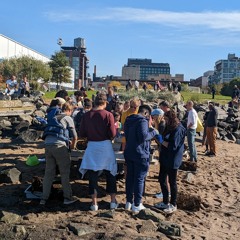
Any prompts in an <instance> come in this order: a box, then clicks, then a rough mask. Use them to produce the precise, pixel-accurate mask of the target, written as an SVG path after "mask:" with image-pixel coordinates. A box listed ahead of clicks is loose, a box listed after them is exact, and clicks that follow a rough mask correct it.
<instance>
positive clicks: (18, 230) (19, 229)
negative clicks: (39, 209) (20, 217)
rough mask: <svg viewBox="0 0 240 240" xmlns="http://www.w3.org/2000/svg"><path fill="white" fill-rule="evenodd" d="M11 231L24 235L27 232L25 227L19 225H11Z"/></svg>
mask: <svg viewBox="0 0 240 240" xmlns="http://www.w3.org/2000/svg"><path fill="white" fill-rule="evenodd" d="M13 232H14V233H16V234H17V235H26V233H27V231H26V229H25V227H24V226H21V225H16V226H13Z"/></svg>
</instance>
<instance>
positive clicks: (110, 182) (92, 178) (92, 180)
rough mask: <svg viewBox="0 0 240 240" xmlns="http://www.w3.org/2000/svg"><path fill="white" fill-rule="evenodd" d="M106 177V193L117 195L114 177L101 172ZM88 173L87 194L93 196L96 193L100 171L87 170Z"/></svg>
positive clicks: (107, 172)
mask: <svg viewBox="0 0 240 240" xmlns="http://www.w3.org/2000/svg"><path fill="white" fill-rule="evenodd" d="M103 171H104V173H105V175H106V181H107V186H106V192H107V193H109V194H112V193H117V184H116V177H115V176H113V175H112V174H111V173H110V171H107V170H103ZM88 173H89V194H90V195H93V194H94V193H97V192H98V176H99V173H100V171H93V170H88Z"/></svg>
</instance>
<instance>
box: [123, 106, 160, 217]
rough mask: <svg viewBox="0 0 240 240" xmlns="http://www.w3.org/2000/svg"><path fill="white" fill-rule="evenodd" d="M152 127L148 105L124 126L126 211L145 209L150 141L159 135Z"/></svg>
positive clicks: (128, 118)
mask: <svg viewBox="0 0 240 240" xmlns="http://www.w3.org/2000/svg"><path fill="white" fill-rule="evenodd" d="M150 127H151V108H150V107H149V106H148V105H142V106H140V107H139V110H138V114H133V115H131V116H129V117H127V119H126V121H125V124H124V132H125V137H126V147H125V150H124V157H125V161H126V165H127V176H126V198H127V202H126V206H125V209H126V210H131V209H132V211H133V212H139V211H140V210H142V209H145V207H144V206H143V204H142V194H143V189H144V181H145V177H146V175H147V172H148V168H149V157H150V141H151V139H152V138H153V137H154V136H155V135H156V134H157V130H154V129H152V128H150ZM133 198H134V201H133Z"/></svg>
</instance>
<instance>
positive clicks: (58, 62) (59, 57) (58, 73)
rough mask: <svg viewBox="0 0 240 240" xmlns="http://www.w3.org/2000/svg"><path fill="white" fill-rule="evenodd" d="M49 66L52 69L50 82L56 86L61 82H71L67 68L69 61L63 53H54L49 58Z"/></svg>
mask: <svg viewBox="0 0 240 240" xmlns="http://www.w3.org/2000/svg"><path fill="white" fill-rule="evenodd" d="M49 66H50V67H51V69H52V73H53V74H52V81H53V82H56V83H57V85H58V84H60V85H61V83H62V82H66V83H68V82H70V81H71V69H70V67H69V61H68V59H67V57H66V56H65V54H64V53H63V52H55V54H54V55H52V57H51V61H50V62H49Z"/></svg>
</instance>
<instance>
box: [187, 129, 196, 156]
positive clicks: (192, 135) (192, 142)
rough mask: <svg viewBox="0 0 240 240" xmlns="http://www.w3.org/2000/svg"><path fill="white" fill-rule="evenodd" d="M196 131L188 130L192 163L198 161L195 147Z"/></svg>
mask: <svg viewBox="0 0 240 240" xmlns="http://www.w3.org/2000/svg"><path fill="white" fill-rule="evenodd" d="M195 136H196V129H191V128H188V130H187V141H188V147H189V152H190V161H197V150H196V146H195Z"/></svg>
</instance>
